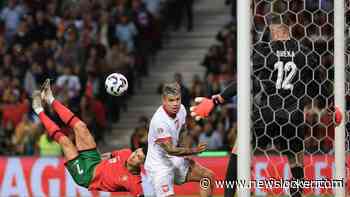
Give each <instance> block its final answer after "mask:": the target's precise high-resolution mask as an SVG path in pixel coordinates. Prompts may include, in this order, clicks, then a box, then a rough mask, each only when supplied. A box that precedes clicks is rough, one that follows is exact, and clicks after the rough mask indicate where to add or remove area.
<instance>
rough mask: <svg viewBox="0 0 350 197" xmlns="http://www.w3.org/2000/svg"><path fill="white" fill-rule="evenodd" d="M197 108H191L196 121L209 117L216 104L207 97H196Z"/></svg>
mask: <svg viewBox="0 0 350 197" xmlns="http://www.w3.org/2000/svg"><path fill="white" fill-rule="evenodd" d="M194 102H195V103H196V106H192V107H191V108H190V111H191V116H192V117H194V118H195V119H196V120H200V119H201V118H206V117H208V116H209V114H210V112H211V111H212V110H213V108H214V102H213V100H212V99H208V98H205V97H196V98H195V99H194Z"/></svg>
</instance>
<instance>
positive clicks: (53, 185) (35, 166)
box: [0, 156, 350, 197]
mask: <svg viewBox="0 0 350 197" xmlns="http://www.w3.org/2000/svg"><path fill="white" fill-rule="evenodd" d="M194 159H195V160H196V161H198V162H199V163H200V164H201V165H203V166H205V167H207V168H209V169H211V170H212V171H213V172H215V173H216V179H217V182H216V183H215V191H214V194H215V195H222V194H223V191H224V187H226V186H230V185H228V183H225V182H224V177H225V173H226V168H227V162H228V158H227V157H206V158H203V157H202V158H200V157H197V158H194ZM347 161H348V162H349V161H350V157H348V158H347ZM63 163H64V160H63V159H61V158H47V157H46V158H44V157H0V196H1V197H5V196H51V197H55V196H57V197H59V196H78V197H79V196H84V197H85V196H87V197H88V196H96V197H97V196H101V197H102V196H103V197H107V196H118V195H120V196H126V195H128V193H113V194H110V193H108V192H91V191H88V190H87V189H85V188H82V187H79V186H77V185H76V184H75V183H74V181H73V179H72V178H71V177H70V175H69V173H68V171H66V170H65V167H64V164H63ZM304 165H305V172H306V174H305V176H306V179H308V180H315V179H329V180H330V179H332V175H333V173H334V168H335V167H334V158H333V157H331V156H313V157H310V156H306V157H305V158H304ZM251 169H252V179H253V180H260V181H261V180H271V178H273V179H276V180H282V179H283V180H288V179H290V176H291V173H290V169H289V165H288V160H287V159H286V158H284V157H278V156H271V157H269V158H266V157H260V156H258V157H254V158H253V165H252V168H251ZM143 179H144V180H147V177H146V176H144V177H143ZM349 179H350V177H349V176H348V177H347V180H349ZM225 184H226V185H225ZM255 184H256V183H255ZM250 186H251V187H253V188H252V190H255V193H256V194H257V195H266V194H268V193H273V194H288V188H287V187H286V188H283V187H271V188H268V187H259V185H258V186H257V185H250ZM265 186H266V185H265ZM306 186H307V185H306ZM143 187H144V189H145V192H146V194H147V192H148V191H149V192H150V193H152V192H151V190H152V188H151V186H150V184H149V182H148V183H147V181H145V184H144V185H143ZM198 191H199V184H198V183H187V184H184V185H181V186H175V193H176V194H177V195H198ZM304 191H305V192H306V193H308V194H311V193H312V194H315V195H318V194H330V193H332V192H333V189H332V188H322V187H308V188H306V189H305V190H304ZM348 191H349V186H348Z"/></svg>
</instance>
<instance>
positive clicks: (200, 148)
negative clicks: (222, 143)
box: [193, 143, 208, 154]
mask: <svg viewBox="0 0 350 197" xmlns="http://www.w3.org/2000/svg"><path fill="white" fill-rule="evenodd" d="M207 148H208V144H207V143H199V144H198V146H197V147H195V148H193V153H194V154H197V153H201V152H203V151H205V150H207Z"/></svg>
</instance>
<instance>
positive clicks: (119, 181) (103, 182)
mask: <svg viewBox="0 0 350 197" xmlns="http://www.w3.org/2000/svg"><path fill="white" fill-rule="evenodd" d="M131 153H132V152H131V150H130V149H122V150H118V151H113V152H112V158H111V159H108V160H102V161H101V163H99V164H98V165H97V166H96V168H95V177H94V178H93V180H92V181H91V183H90V185H89V190H100V191H109V192H117V191H129V192H130V193H131V194H132V195H134V196H139V195H141V194H143V191H142V187H141V175H134V174H131V173H130V172H129V171H128V169H127V168H126V161H127V159H128V158H129V156H130V155H131Z"/></svg>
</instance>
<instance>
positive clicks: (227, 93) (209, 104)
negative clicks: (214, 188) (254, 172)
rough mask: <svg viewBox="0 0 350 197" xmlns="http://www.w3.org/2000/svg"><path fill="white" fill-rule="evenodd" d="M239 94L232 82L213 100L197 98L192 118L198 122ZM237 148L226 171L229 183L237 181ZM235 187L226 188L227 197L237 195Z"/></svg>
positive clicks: (192, 110) (232, 153) (192, 108)
mask: <svg viewBox="0 0 350 197" xmlns="http://www.w3.org/2000/svg"><path fill="white" fill-rule="evenodd" d="M236 94H237V84H236V82H234V81H233V82H231V83H230V84H229V85H228V86H227V87H226V88H225V90H224V91H223V92H221V93H220V94H216V95H213V96H212V97H211V99H208V98H204V97H197V98H195V102H196V103H198V105H197V106H193V107H191V109H190V110H191V116H193V117H195V119H196V120H199V119H201V118H205V117H207V116H208V115H209V114H210V112H211V111H212V110H213V109H214V107H215V106H216V105H220V104H223V103H225V102H226V101H228V100H230V98H232V97H233V96H234V95H236ZM236 146H237V144H236V143H234V147H233V148H232V151H231V155H230V160H229V162H228V166H227V170H226V178H225V179H226V180H227V181H232V182H233V181H237V154H236ZM234 186H235V187H232V188H229V187H225V197H232V196H234V194H235V193H236V184H234Z"/></svg>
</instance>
